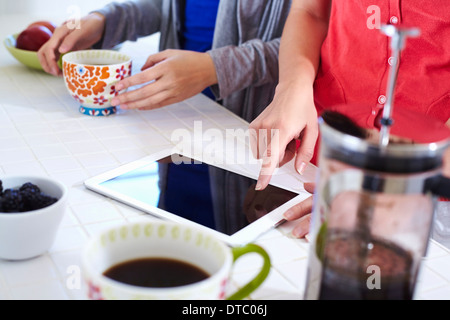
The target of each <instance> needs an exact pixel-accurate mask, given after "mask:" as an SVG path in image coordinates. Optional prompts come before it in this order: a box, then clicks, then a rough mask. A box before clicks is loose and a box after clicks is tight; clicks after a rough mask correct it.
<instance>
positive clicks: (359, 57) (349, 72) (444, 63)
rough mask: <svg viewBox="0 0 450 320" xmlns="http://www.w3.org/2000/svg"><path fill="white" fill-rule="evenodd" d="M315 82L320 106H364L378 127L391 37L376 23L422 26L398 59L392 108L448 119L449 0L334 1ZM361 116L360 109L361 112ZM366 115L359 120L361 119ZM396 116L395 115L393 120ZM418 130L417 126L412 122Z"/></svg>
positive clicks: (368, 120)
mask: <svg viewBox="0 0 450 320" xmlns="http://www.w3.org/2000/svg"><path fill="white" fill-rule="evenodd" d="M332 3H333V5H332V12H331V18H330V27H329V32H328V35H327V38H326V40H325V42H324V44H323V47H322V53H321V65H320V69H319V73H318V76H317V80H316V83H315V100H316V107H317V109H318V112H319V114H320V112H321V111H323V110H325V109H327V108H329V107H331V106H335V105H339V104H343V103H347V104H354V103H356V104H364V105H366V106H367V112H364V113H363V114H364V117H365V122H366V124H367V126H368V127H374V124H375V119H376V117H377V115H378V114H379V112H380V111H381V110H382V109H383V106H384V104H385V102H386V96H385V95H386V87H387V81H388V75H389V67H390V63H392V58H391V50H390V38H389V37H387V36H385V35H384V34H382V33H381V32H380V30H379V29H377V28H376V27H377V23H378V22H379V23H381V24H388V23H391V24H395V25H397V24H398V25H399V24H402V25H405V26H412V27H418V28H419V29H420V30H421V35H420V37H418V38H409V39H407V41H406V48H405V49H404V50H403V52H402V55H401V57H400V69H399V75H398V81H397V86H396V93H395V101H394V109H395V108H407V109H411V110H415V111H418V112H421V113H423V114H424V115H427V116H430V117H435V118H437V119H439V120H440V121H442V122H443V123H445V122H447V121H448V120H449V118H450V1H449V0H403V1H402V0H351V1H349V0H335V1H333V2H332ZM374 27H375V28H374ZM358 114H359V115H360V116H361V114H362V113H361V112H359V113H358ZM361 120H362V119H359V121H358V122H360V121H361ZM394 120H395V119H394ZM411 129H412V130H414V124H413V123H412V124H411Z"/></svg>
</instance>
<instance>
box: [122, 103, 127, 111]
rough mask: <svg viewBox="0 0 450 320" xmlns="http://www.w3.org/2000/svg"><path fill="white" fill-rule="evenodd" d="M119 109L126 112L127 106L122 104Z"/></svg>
mask: <svg viewBox="0 0 450 320" xmlns="http://www.w3.org/2000/svg"><path fill="white" fill-rule="evenodd" d="M120 109H123V110H127V109H128V106H127V105H126V104H123V105H121V106H120Z"/></svg>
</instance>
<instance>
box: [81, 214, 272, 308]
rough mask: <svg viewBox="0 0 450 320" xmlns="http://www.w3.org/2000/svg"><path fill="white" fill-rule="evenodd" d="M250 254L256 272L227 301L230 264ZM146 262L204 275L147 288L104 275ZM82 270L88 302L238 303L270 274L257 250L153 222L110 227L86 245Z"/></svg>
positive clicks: (187, 228) (267, 263)
mask: <svg viewBox="0 0 450 320" xmlns="http://www.w3.org/2000/svg"><path fill="white" fill-rule="evenodd" d="M250 252H254V253H257V254H259V255H261V256H262V258H263V260H264V264H263V266H262V268H261V271H260V272H259V274H258V275H257V276H256V277H255V278H254V279H253V280H252V281H250V282H249V283H248V284H247V285H246V286H244V287H243V288H241V289H240V290H238V291H237V292H236V293H234V294H233V295H231V296H230V297H228V298H227V297H226V296H225V293H226V289H227V283H228V280H229V277H230V272H231V270H232V266H233V263H234V261H236V260H237V259H238V258H239V257H240V256H242V255H245V254H247V253H250ZM147 258H158V259H161V258H166V259H175V260H179V261H183V262H187V263H189V264H192V265H194V266H197V267H199V268H201V269H203V270H204V271H206V273H208V274H209V275H210V276H209V277H208V278H206V279H204V280H201V281H199V282H195V283H192V284H188V285H183V286H178V287H170V288H148V287H143V286H136V285H130V284H126V283H124V282H119V281H117V280H113V279H111V278H108V277H107V276H105V275H104V273H105V272H106V271H107V270H109V269H110V268H112V267H114V266H116V265H118V264H121V263H124V262H127V261H133V260H138V259H147ZM82 265H83V278H84V280H85V284H86V286H87V294H88V297H89V299H92V300H216V299H219V300H222V299H225V298H227V299H230V300H239V299H243V298H245V297H247V296H248V295H249V294H250V293H251V292H253V291H254V290H255V289H256V288H258V287H259V286H260V285H261V284H262V283H263V282H264V280H265V279H266V277H267V275H268V274H269V272H270V258H269V256H268V254H267V253H266V251H265V250H264V249H262V248H261V247H259V246H257V245H254V244H248V245H245V246H242V247H236V248H230V247H228V246H227V245H225V244H224V243H222V242H221V241H220V240H218V239H216V238H215V237H214V236H213V235H211V234H210V233H208V232H206V231H203V230H199V229H197V228H195V227H192V226H187V225H183V224H175V223H171V222H166V221H159V220H156V221H149V222H138V223H132V224H127V225H122V226H116V227H112V228H109V229H107V230H105V231H103V232H101V233H99V234H98V235H96V236H94V237H93V238H92V239H91V240H90V241H89V243H88V245H87V246H86V248H85V250H84V252H83V256H82Z"/></svg>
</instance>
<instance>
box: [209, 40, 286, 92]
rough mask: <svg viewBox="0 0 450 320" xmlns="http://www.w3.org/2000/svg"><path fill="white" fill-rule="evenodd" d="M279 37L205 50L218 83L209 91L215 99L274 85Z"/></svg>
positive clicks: (276, 72) (276, 79)
mask: <svg viewBox="0 0 450 320" xmlns="http://www.w3.org/2000/svg"><path fill="white" fill-rule="evenodd" d="M279 48H280V38H275V39H273V40H270V41H268V42H264V41H262V40H260V39H253V40H250V41H247V42H245V43H243V44H242V45H240V46H232V45H230V46H225V47H222V48H218V49H213V50H211V51H209V52H208V53H209V55H210V56H211V57H212V59H213V62H214V66H215V68H216V73H217V77H218V84H217V85H214V86H213V87H212V88H211V89H212V91H213V92H214V94H215V95H216V98H217V99H218V100H221V99H223V98H224V97H227V96H228V95H230V94H231V93H233V92H236V91H240V90H242V89H245V88H248V87H250V86H254V87H257V86H261V85H264V84H267V83H276V82H278V53H279Z"/></svg>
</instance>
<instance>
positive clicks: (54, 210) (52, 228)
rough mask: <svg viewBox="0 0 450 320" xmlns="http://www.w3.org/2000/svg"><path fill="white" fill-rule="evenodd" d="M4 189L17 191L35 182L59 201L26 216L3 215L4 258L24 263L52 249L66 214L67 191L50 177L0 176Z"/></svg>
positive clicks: (0, 255)
mask: <svg viewBox="0 0 450 320" xmlns="http://www.w3.org/2000/svg"><path fill="white" fill-rule="evenodd" d="M0 180H1V181H2V183H3V189H4V190H6V189H17V188H20V187H21V186H22V185H23V184H24V183H27V182H31V183H33V184H35V185H37V186H38V187H39V188H40V189H41V191H42V192H43V193H45V194H47V195H49V196H52V197H55V198H57V199H58V201H57V202H55V203H54V204H52V205H51V206H49V207H46V208H43V209H39V210H34V211H28V212H23V213H1V212H0V259H6V260H24V259H30V258H34V257H37V256H39V255H41V254H43V253H45V252H46V251H47V250H48V249H50V247H51V246H52V244H53V242H54V240H55V236H56V233H57V231H58V228H59V225H60V223H61V220H62V218H63V215H64V212H65V205H66V202H67V188H66V187H65V186H64V185H63V184H62V183H60V182H58V181H56V180H53V179H50V178H47V177H30V176H6V177H2V176H0Z"/></svg>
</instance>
